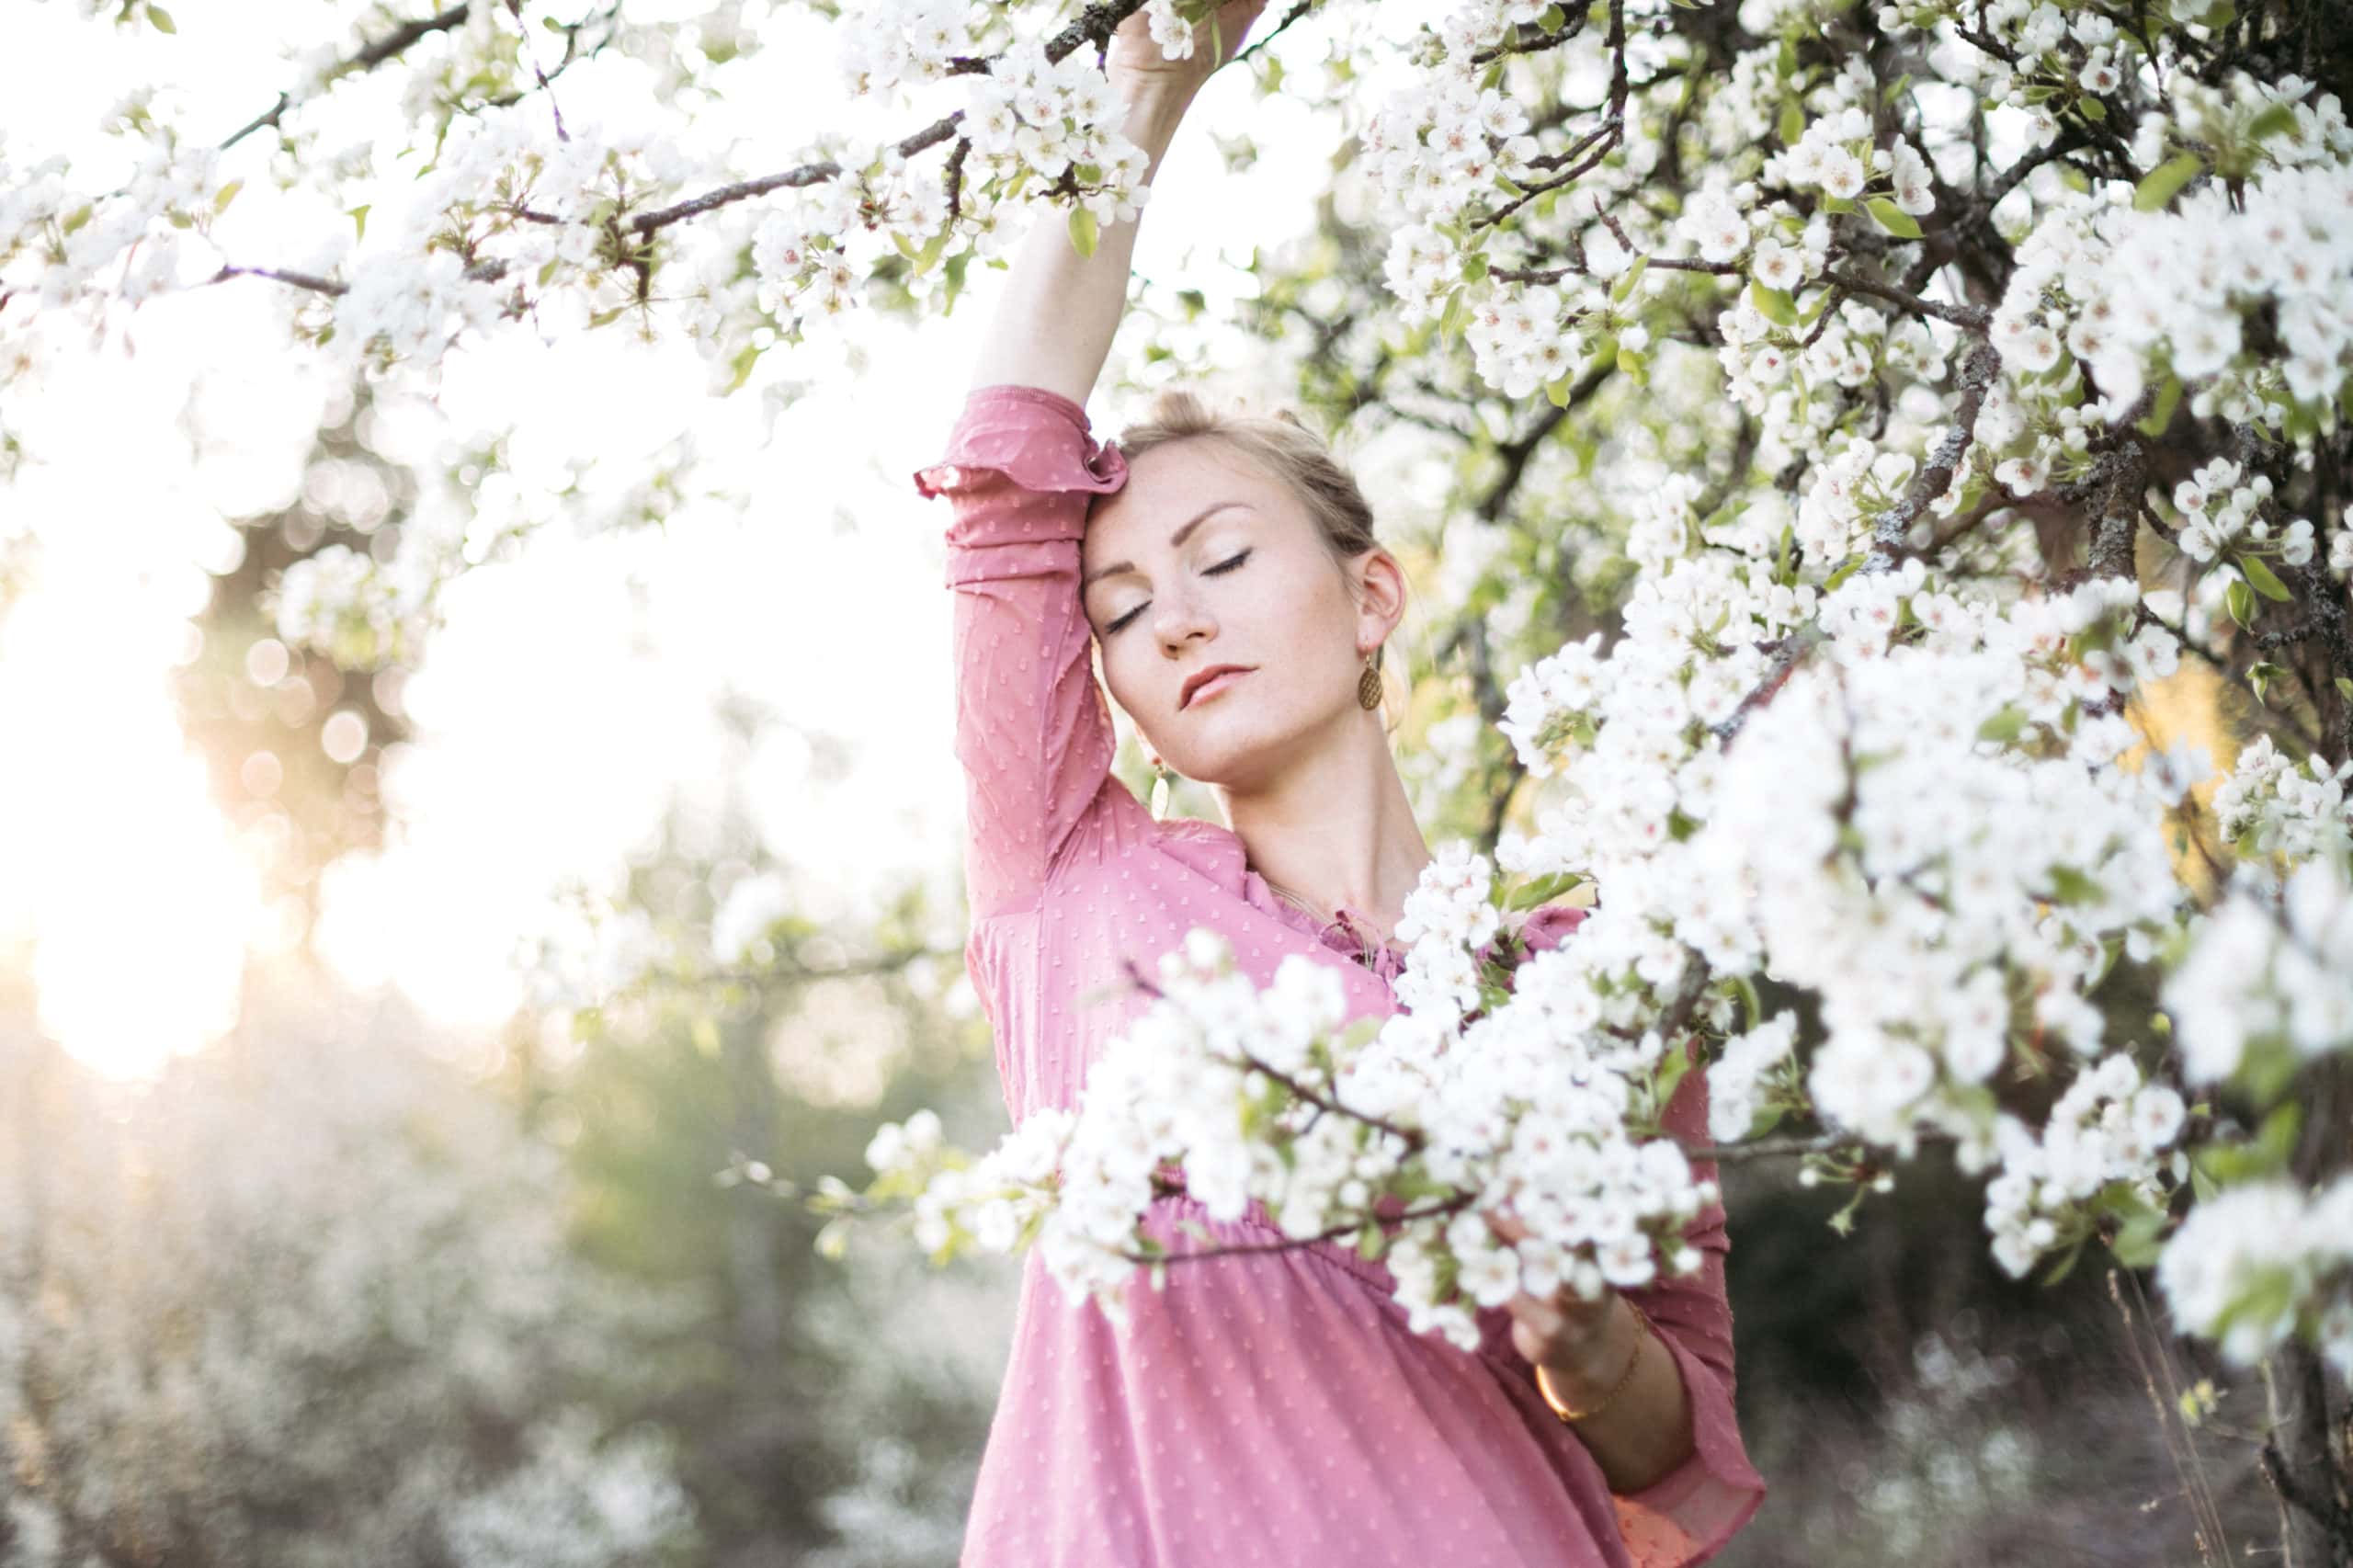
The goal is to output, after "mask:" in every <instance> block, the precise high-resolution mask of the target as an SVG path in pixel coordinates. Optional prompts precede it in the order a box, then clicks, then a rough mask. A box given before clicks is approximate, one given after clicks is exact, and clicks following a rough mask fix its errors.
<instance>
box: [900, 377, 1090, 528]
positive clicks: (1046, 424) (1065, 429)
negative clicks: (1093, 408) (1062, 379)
mask: <svg viewBox="0 0 2353 1568" xmlns="http://www.w3.org/2000/svg"><path fill="white" fill-rule="evenodd" d="M973 470H994V471H995V472H999V473H1002V474H1004V475H1005V476H1006V478H1007V479H1010V480H1011V481H1012V482H1013V483H1015V484H1017V485H1018V486H1019V487H1020V488H1022V489H1024V490H1036V491H1088V492H1092V493H1094V494H1109V493H1110V492H1112V491H1115V490H1118V489H1119V488H1120V487H1121V486H1122V485H1124V484H1126V483H1127V482H1128V463H1127V459H1126V458H1125V456H1123V455H1122V454H1121V453H1120V449H1119V447H1118V446H1117V445H1116V444H1115V443H1109V442H1106V443H1102V444H1100V445H1098V444H1097V442H1096V440H1095V438H1094V437H1093V436H1092V435H1090V434H1089V426H1088V423H1087V418H1086V409H1085V408H1083V407H1081V406H1080V405H1079V404H1078V403H1074V402H1072V401H1071V400H1070V399H1069V398H1066V397H1064V396H1063V394H1062V393H1060V392H1049V391H1047V390H1046V389H1045V388H1044V387H1025V386H1015V385H1011V384H1006V385H999V386H987V387H981V388H979V389H977V390H975V391H974V392H972V395H971V396H970V397H969V398H967V399H965V401H964V411H963V413H962V414H961V415H960V416H959V417H958V418H957V421H956V424H955V426H954V427H953V428H952V429H951V430H949V435H948V450H947V452H946V454H945V455H943V456H942V457H941V458H940V459H939V460H938V461H936V462H932V463H930V464H927V465H926V466H925V467H923V468H919V469H917V470H916V471H915V490H916V492H917V494H921V495H922V496H924V497H925V498H926V500H928V499H929V498H931V497H932V496H935V495H938V494H944V493H947V492H951V491H955V490H959V489H961V488H963V487H964V486H965V485H966V484H968V483H970V478H969V476H970V474H971V472H972V471H973Z"/></svg>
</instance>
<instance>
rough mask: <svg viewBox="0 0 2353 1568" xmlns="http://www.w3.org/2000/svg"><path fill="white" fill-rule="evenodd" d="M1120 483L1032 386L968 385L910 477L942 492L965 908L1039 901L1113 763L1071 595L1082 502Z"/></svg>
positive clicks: (1073, 424) (1012, 907)
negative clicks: (933, 456) (944, 440)
mask: <svg viewBox="0 0 2353 1568" xmlns="http://www.w3.org/2000/svg"><path fill="white" fill-rule="evenodd" d="M1126 482H1127V464H1126V462H1125V460H1123V459H1122V458H1121V457H1120V451H1119V449H1118V448H1117V447H1098V446H1097V444H1096V442H1095V440H1094V438H1093V437H1091V436H1090V435H1089V434H1088V428H1087V419H1086V410H1085V409H1083V408H1081V407H1080V406H1079V405H1078V404H1077V403H1074V402H1072V401H1071V400H1070V399H1069V398H1066V397H1063V396H1062V395H1061V394H1060V393H1057V392H1048V391H1046V390H1045V389H1043V388H1040V387H1024V386H990V387H983V388H981V389H979V390H978V391H976V392H973V393H972V396H971V397H970V398H969V399H968V400H967V401H966V403H965V405H964V411H963V414H962V415H961V417H960V418H959V419H958V420H957V422H956V425H955V426H954V427H953V429H952V430H951V431H950V432H949V438H948V449H947V452H946V454H945V455H944V456H943V457H942V458H940V459H939V460H938V461H937V462H935V463H933V464H931V465H930V466H928V467H926V468H924V469H921V470H918V471H917V472H916V473H915V487H916V489H917V490H918V491H919V492H920V493H921V494H924V495H926V496H927V497H928V496H933V495H940V494H945V495H947V496H949V498H950V502H951V504H952V506H954V516H953V517H952V519H951V520H950V522H949V528H948V585H949V587H950V588H952V589H953V590H954V591H955V603H956V608H955V629H954V649H955V659H956V682H957V693H956V756H957V760H958V761H959V762H960V763H961V764H962V766H963V769H964V776H965V785H966V796H965V801H966V806H965V852H964V855H965V884H966V889H967V892H968V893H969V896H970V898H971V901H972V913H973V915H974V917H975V918H983V917H986V916H988V915H998V914H1004V913H1006V912H1009V911H1017V910H1023V909H1029V908H1032V907H1035V906H1036V905H1037V903H1038V902H1039V900H1040V897H1041V896H1042V893H1043V890H1044V886H1045V881H1046V874H1047V870H1048V869H1049V868H1050V867H1051V865H1052V864H1053V862H1054V858H1055V856H1056V855H1057V854H1058V853H1059V851H1060V850H1061V848H1062V846H1063V843H1064V842H1065V841H1066V840H1067V839H1068V837H1069V835H1070V833H1071V830H1072V828H1073V827H1074V825H1076V824H1077V823H1078V821H1079V819H1080V817H1081V816H1082V815H1083V814H1084V812H1086V807H1087V804H1088V802H1090V801H1092V800H1093V799H1094V798H1095V796H1096V794H1097V791H1098V790H1101V789H1102V787H1103V784H1104V781H1105V779H1106V778H1108V776H1109V773H1110V767H1111V755H1112V749H1113V739H1112V730H1111V719H1110V713H1109V710H1108V707H1107V706H1106V703H1105V700H1104V698H1103V694H1102V691H1101V689H1100V688H1099V687H1097V684H1096V681H1095V676H1094V670H1093V667H1092V664H1091V660H1090V656H1089V650H1090V642H1091V633H1090V631H1089V629H1088V627H1087V624H1086V612H1085V610H1084V609H1083V608H1081V605H1080V602H1079V594H1078V575H1079V541H1080V540H1081V538H1082V537H1083V536H1084V534H1085V532H1086V509H1087V506H1088V503H1089V501H1090V499H1091V498H1092V497H1093V496H1095V495H1098V494H1108V493H1109V492H1111V491H1115V490H1118V489H1119V488H1120V486H1121V485H1122V484H1124V483H1126Z"/></svg>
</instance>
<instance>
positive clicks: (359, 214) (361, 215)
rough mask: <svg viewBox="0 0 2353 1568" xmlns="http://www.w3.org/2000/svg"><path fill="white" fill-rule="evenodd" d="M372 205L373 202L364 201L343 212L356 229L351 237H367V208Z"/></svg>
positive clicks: (356, 238)
mask: <svg viewBox="0 0 2353 1568" xmlns="http://www.w3.org/2000/svg"><path fill="white" fill-rule="evenodd" d="M373 205H374V203H373V202H364V203H362V204H361V205H359V206H358V207H355V208H353V209H352V210H350V211H348V212H347V213H345V214H344V216H345V217H347V218H348V219H350V220H351V226H352V228H353V229H355V230H356V231H358V232H357V233H354V234H353V235H352V236H351V237H352V238H353V239H355V240H364V239H366V238H367V237H368V209H369V207H371V206H373Z"/></svg>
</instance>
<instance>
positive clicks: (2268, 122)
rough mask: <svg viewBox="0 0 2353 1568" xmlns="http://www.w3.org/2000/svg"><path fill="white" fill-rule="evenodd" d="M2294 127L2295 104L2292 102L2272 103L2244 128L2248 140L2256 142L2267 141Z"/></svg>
mask: <svg viewBox="0 0 2353 1568" xmlns="http://www.w3.org/2000/svg"><path fill="white" fill-rule="evenodd" d="M2295 129H2296V106H2295V105H2293V104H2273V105H2272V106H2271V107H2270V108H2268V109H2265V110H2264V111H2263V112H2262V113H2261V114H2258V115H2256V117H2255V119H2254V122H2253V123H2252V124H2250V125H2248V127H2247V128H2246V133H2247V136H2248V138H2249V139H2250V140H2253V141H2256V142H2268V141H2270V140H2271V138H2273V137H2274V136H2278V135H2279V134H2280V133H2282V132H2283V131H2293V130H2295Z"/></svg>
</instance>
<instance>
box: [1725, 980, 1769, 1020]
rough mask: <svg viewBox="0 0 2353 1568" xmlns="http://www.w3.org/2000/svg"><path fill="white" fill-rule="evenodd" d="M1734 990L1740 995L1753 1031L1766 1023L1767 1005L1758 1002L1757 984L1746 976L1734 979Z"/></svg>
mask: <svg viewBox="0 0 2353 1568" xmlns="http://www.w3.org/2000/svg"><path fill="white" fill-rule="evenodd" d="M1732 983H1733V990H1735V991H1738V992H1739V993H1740V1005H1741V1007H1742V1008H1743V1009H1744V1012H1745V1017H1747V1019H1748V1027H1749V1028H1751V1029H1752V1030H1753V1029H1755V1028H1756V1026H1757V1025H1759V1024H1761V1023H1763V1022H1764V1021H1765V1004H1764V1003H1763V1002H1761V1001H1759V1000H1757V996H1756V982H1755V981H1753V980H1751V979H1749V978H1748V976H1746V975H1745V974H1735V975H1733V977H1732Z"/></svg>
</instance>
